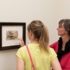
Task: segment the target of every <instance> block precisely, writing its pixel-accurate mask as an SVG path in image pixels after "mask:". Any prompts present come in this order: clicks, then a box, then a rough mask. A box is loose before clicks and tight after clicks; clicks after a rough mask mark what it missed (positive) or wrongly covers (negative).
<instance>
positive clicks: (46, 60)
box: [16, 43, 57, 70]
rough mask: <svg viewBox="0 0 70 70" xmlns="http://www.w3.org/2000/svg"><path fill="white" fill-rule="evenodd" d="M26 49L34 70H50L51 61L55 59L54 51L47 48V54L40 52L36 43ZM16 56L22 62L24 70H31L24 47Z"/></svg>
mask: <svg viewBox="0 0 70 70" xmlns="http://www.w3.org/2000/svg"><path fill="white" fill-rule="evenodd" d="M28 47H29V50H30V53H31V56H32V60H33V63H34V65H35V67H36V70H50V68H51V61H53V60H55V59H56V57H57V55H56V53H55V52H54V50H53V49H52V48H50V47H49V53H48V52H44V51H41V50H40V48H39V44H37V43H31V44H29V45H28ZM16 55H17V56H18V57H19V58H20V59H22V60H23V61H24V63H25V70H31V68H32V67H31V62H30V58H29V55H28V52H27V49H26V47H25V46H24V47H21V48H19V49H18V51H17V53H16Z"/></svg>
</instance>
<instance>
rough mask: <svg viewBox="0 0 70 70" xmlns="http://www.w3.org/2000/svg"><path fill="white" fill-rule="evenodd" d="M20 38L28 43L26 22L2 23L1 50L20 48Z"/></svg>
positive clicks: (0, 34) (0, 24)
mask: <svg viewBox="0 0 70 70" xmlns="http://www.w3.org/2000/svg"><path fill="white" fill-rule="evenodd" d="M20 38H22V39H23V41H24V43H26V23H25V22H0V50H9V49H17V48H19V47H20V44H19V39H20Z"/></svg>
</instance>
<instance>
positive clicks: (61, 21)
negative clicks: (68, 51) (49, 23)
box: [59, 19, 70, 36]
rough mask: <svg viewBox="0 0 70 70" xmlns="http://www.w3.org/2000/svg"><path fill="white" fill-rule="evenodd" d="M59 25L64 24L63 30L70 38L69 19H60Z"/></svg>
mask: <svg viewBox="0 0 70 70" xmlns="http://www.w3.org/2000/svg"><path fill="white" fill-rule="evenodd" d="M59 24H64V28H65V30H66V31H67V33H68V35H69V36H70V19H61V20H60V21H59Z"/></svg>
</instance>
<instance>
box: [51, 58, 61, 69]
mask: <svg viewBox="0 0 70 70" xmlns="http://www.w3.org/2000/svg"><path fill="white" fill-rule="evenodd" d="M52 69H53V70H62V69H61V66H60V63H59V61H58V59H57V58H56V59H55V60H53V61H52Z"/></svg>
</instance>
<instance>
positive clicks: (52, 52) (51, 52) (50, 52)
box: [49, 47, 57, 60]
mask: <svg viewBox="0 0 70 70" xmlns="http://www.w3.org/2000/svg"><path fill="white" fill-rule="evenodd" d="M49 54H50V58H51V60H54V59H55V58H57V54H56V52H55V51H54V49H53V48H51V47H49Z"/></svg>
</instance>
